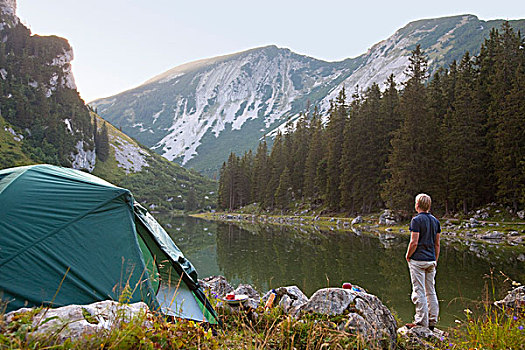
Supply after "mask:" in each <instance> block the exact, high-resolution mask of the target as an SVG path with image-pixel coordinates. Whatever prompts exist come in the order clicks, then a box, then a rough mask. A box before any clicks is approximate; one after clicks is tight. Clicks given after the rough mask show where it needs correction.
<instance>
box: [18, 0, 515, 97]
mask: <svg viewBox="0 0 525 350" xmlns="http://www.w3.org/2000/svg"><path fill="white" fill-rule="evenodd" d="M17 3H18V9H17V14H18V16H19V17H20V18H21V20H22V21H23V22H24V23H25V24H26V25H28V26H29V27H30V28H31V30H32V32H33V33H34V34H40V35H48V34H54V35H59V36H62V37H65V38H67V39H68V40H69V42H70V44H71V45H72V46H73V50H74V52H75V59H74V61H73V72H74V75H75V79H76V83H77V86H78V90H79V92H80V94H81V96H82V97H83V98H84V99H85V100H86V102H89V101H91V100H93V99H95V98H99V97H107V96H110V95H113V94H116V93H118V92H121V91H124V90H127V89H130V88H132V87H135V86H137V85H140V84H141V83H143V82H144V81H146V80H148V79H149V78H151V77H153V76H155V75H157V74H159V73H162V72H164V71H166V70H168V69H170V68H173V67H175V66H178V65H180V64H183V63H186V62H190V61H194V60H197V59H201V58H208V57H213V56H218V55H222V54H228V53H233V52H238V51H242V50H246V49H250V48H254V47H259V46H264V45H270V44H275V45H277V46H279V47H287V48H290V49H291V50H293V51H295V52H297V53H300V54H304V55H308V56H312V57H315V58H318V59H324V60H328V61H338V60H342V59H345V58H348V57H355V56H358V55H360V54H362V53H364V52H366V50H367V49H368V48H370V47H371V46H372V45H373V44H375V43H377V42H378V41H381V40H383V39H386V38H387V37H389V36H390V35H392V34H393V33H394V32H395V31H396V30H397V29H399V28H401V27H403V26H404V25H406V24H407V23H408V22H410V21H413V20H417V19H422V18H433V17H442V16H451V15H459V14H467V13H469V14H474V15H476V16H478V17H479V18H480V19H483V20H487V19H496V18H503V19H518V18H525V5H523V1H508V0H497V1H486V0H481V1H480V0H465V1H462V0H438V1H436V0H434V1H408V0H399V1H395V0H392V1H366V0H365V1H363V0H360V1H343V0H321V1H305V0H303V1H299V0H258V1H250V0H215V1H209V0H200V1H199V0H196V1H195V0H18V1H17Z"/></svg>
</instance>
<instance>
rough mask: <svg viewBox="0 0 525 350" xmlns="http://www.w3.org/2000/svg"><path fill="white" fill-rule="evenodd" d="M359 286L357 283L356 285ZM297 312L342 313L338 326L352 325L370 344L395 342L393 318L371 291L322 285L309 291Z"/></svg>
mask: <svg viewBox="0 0 525 350" xmlns="http://www.w3.org/2000/svg"><path fill="white" fill-rule="evenodd" d="M357 288H359V287H357ZM299 311H300V313H301V314H303V313H308V312H314V313H319V314H324V315H330V316H335V315H345V316H346V317H345V319H344V320H343V321H341V323H340V324H339V325H338V328H339V329H347V330H350V329H354V330H356V331H357V332H361V333H360V334H361V335H362V336H363V337H365V339H366V340H367V341H368V342H370V343H373V344H376V345H378V346H380V347H383V348H389V347H390V348H393V347H394V346H395V343H396V337H397V335H396V321H395V319H394V316H393V315H392V313H391V312H390V310H388V308H387V307H386V306H384V305H383V303H382V302H381V301H380V300H379V298H377V297H376V296H374V295H372V294H368V293H366V292H358V291H355V290H353V289H342V288H325V289H320V290H318V291H317V292H315V293H314V295H312V297H311V298H310V300H309V301H308V302H307V303H306V304H304V305H303V306H302V307H301V308H300V310H299Z"/></svg>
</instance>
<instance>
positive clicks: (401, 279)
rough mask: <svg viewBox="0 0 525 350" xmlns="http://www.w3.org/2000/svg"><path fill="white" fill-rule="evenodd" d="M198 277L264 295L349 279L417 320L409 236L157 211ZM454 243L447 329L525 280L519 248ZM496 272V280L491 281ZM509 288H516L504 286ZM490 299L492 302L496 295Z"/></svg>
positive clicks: (444, 302)
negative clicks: (244, 286) (511, 283)
mask: <svg viewBox="0 0 525 350" xmlns="http://www.w3.org/2000/svg"><path fill="white" fill-rule="evenodd" d="M156 216H157V217H158V218H159V221H160V222H161V223H162V224H163V226H164V227H165V228H166V230H167V231H168V233H169V234H170V235H171V237H172V238H173V240H174V241H175V243H176V244H177V245H178V246H179V248H180V249H181V250H182V251H183V253H184V254H185V256H186V257H187V258H188V259H189V260H190V261H191V262H192V263H193V265H194V266H195V268H196V269H197V271H198V273H199V278H203V277H207V276H212V275H223V276H225V277H226V279H227V280H228V281H229V282H230V284H232V286H233V287H236V286H237V285H238V284H240V283H247V284H251V285H253V286H254V287H255V288H256V289H257V290H258V291H259V292H260V293H261V295H262V294H263V293H265V292H266V291H268V290H269V289H271V288H277V287H281V286H290V285H297V286H298V287H299V288H300V289H301V290H302V291H303V292H304V293H305V294H306V295H307V296H308V297H310V296H311V295H312V294H313V293H314V292H315V291H316V290H318V289H320V288H325V287H340V286H341V285H342V283H343V282H350V283H352V284H356V285H358V286H360V287H363V288H365V289H366V290H367V291H368V292H370V293H372V294H375V295H377V296H378V297H379V298H380V299H381V300H382V301H383V303H385V304H386V305H387V306H388V307H389V308H390V309H391V310H393V311H395V312H396V313H397V314H398V316H399V317H400V318H401V319H402V320H403V321H404V322H409V321H412V317H413V313H414V305H413V304H412V302H411V301H410V293H411V284H410V277H409V274H408V266H407V263H406V261H405V258H404V257H405V252H406V246H407V244H408V238H395V239H381V238H379V237H377V236H374V235H371V234H367V233H366V232H344V231H322V232H320V231H316V230H314V229H312V228H309V229H308V228H306V227H301V228H289V227H284V226H275V225H273V226H272V225H257V224H255V225H246V224H243V225H242V227H239V226H237V224H228V223H220V222H210V221H205V220H201V219H196V218H191V217H184V218H182V217H167V216H162V215H159V214H157V215H156ZM481 248H483V246H478V245H474V246H468V245H464V244H463V245H462V244H451V243H447V242H446V241H442V252H441V255H440V259H439V264H438V270H437V276H436V290H437V293H438V298H439V300H440V308H441V311H440V318H441V320H440V325H442V326H451V325H452V324H453V323H454V320H456V319H464V311H463V310H464V309H465V308H467V307H469V308H474V307H475V306H476V305H478V306H479V305H480V300H482V296H483V295H487V294H486V292H487V291H488V293H489V294H492V291H493V286H494V288H495V289H494V291H495V293H496V295H497V296H498V297H500V296H502V295H501V293H503V292H504V291H502V290H500V286H501V285H502V283H501V282H502V281H503V280H504V279H505V277H504V276H502V275H501V273H500V271H501V272H503V273H504V274H505V275H506V276H508V277H510V278H512V279H514V280H518V281H524V280H525V263H524V262H522V261H519V260H518V259H517V258H516V256H517V254H516V252H515V250H516V249H512V247H499V246H493V247H492V248H490V249H481ZM491 271H492V276H493V277H494V278H491ZM505 285H506V286H507V288H509V283H508V282H507V283H506V284H505ZM490 298H493V297H492V295H491V296H490Z"/></svg>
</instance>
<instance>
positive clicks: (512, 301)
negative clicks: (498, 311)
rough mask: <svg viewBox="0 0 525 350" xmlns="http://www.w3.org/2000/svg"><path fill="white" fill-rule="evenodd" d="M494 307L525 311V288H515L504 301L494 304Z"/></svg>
mask: <svg viewBox="0 0 525 350" xmlns="http://www.w3.org/2000/svg"><path fill="white" fill-rule="evenodd" d="M494 305H496V306H499V307H505V308H513V309H522V310H525V286H520V287H518V288H514V289H513V290H511V291H510V292H509V293H508V294H507V296H506V297H505V298H504V299H503V300H498V301H496V302H494Z"/></svg>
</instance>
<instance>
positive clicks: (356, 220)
mask: <svg viewBox="0 0 525 350" xmlns="http://www.w3.org/2000/svg"><path fill="white" fill-rule="evenodd" d="M361 223H363V217H362V216H361V215H360V216H358V217H356V218H355V219H354V220H352V225H356V224H361Z"/></svg>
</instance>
